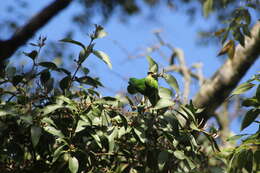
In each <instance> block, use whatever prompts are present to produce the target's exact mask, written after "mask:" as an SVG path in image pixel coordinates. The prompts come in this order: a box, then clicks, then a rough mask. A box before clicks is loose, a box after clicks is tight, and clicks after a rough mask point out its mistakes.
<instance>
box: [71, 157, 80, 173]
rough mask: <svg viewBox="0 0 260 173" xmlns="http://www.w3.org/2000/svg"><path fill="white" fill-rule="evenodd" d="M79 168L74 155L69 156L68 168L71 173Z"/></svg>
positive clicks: (75, 172) (74, 172)
mask: <svg viewBox="0 0 260 173" xmlns="http://www.w3.org/2000/svg"><path fill="white" fill-rule="evenodd" d="M78 169H79V162H78V159H77V158H76V157H70V158H69V170H70V172H71V173H77V172H78Z"/></svg>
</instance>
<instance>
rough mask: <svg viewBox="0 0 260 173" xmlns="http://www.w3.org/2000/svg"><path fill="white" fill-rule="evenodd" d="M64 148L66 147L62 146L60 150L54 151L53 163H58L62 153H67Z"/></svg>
mask: <svg viewBox="0 0 260 173" xmlns="http://www.w3.org/2000/svg"><path fill="white" fill-rule="evenodd" d="M64 146H65V145H62V146H60V147H58V148H57V149H56V150H55V151H54V153H53V157H52V163H54V162H56V160H57V159H58V158H59V157H60V155H61V154H62V153H65V151H64V150H63V147H64Z"/></svg>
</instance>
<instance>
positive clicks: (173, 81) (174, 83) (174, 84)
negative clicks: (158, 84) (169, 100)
mask: <svg viewBox="0 0 260 173" xmlns="http://www.w3.org/2000/svg"><path fill="white" fill-rule="evenodd" d="M163 78H164V79H165V81H166V82H167V83H168V84H169V85H170V86H171V87H172V88H173V89H175V91H176V92H179V85H178V82H177V80H176V79H175V77H173V76H172V75H170V74H164V75H163Z"/></svg>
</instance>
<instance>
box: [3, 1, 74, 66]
mask: <svg viewBox="0 0 260 173" xmlns="http://www.w3.org/2000/svg"><path fill="white" fill-rule="evenodd" d="M71 2H72V0H55V1H53V2H52V3H51V4H49V5H48V6H47V7H45V8H44V9H42V11H40V12H39V13H38V14H37V15H36V16H34V17H33V18H32V19H31V20H29V21H28V23H27V24H25V25H24V26H23V27H21V28H20V29H19V30H18V31H17V32H16V33H14V35H13V36H12V37H11V38H10V39H8V40H5V41H0V62H1V63H3V61H4V60H6V59H8V58H9V57H11V56H12V55H13V54H14V52H15V51H16V50H17V49H18V48H19V47H20V46H22V45H24V44H25V43H26V42H27V41H28V40H29V39H30V38H32V37H33V35H34V34H35V33H36V32H37V31H38V30H39V29H41V28H42V27H43V26H44V25H45V24H47V23H48V22H49V21H50V20H51V19H52V18H53V17H55V16H56V15H57V14H58V13H59V12H60V11H62V10H63V9H65V8H66V7H67V6H68V5H69V4H70V3H71Z"/></svg>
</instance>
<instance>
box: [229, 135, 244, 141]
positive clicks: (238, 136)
mask: <svg viewBox="0 0 260 173" xmlns="http://www.w3.org/2000/svg"><path fill="white" fill-rule="evenodd" d="M247 135H248V134H240V135H235V136H231V137H229V138H227V141H237V140H239V139H241V138H242V137H244V136H247Z"/></svg>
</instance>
